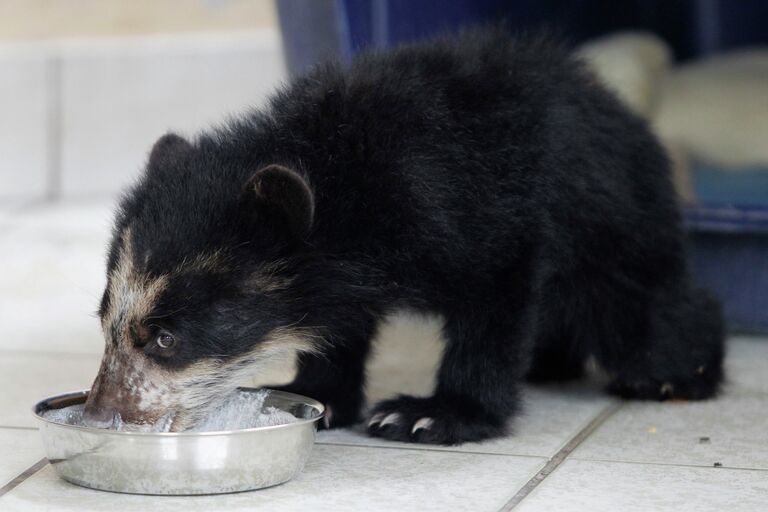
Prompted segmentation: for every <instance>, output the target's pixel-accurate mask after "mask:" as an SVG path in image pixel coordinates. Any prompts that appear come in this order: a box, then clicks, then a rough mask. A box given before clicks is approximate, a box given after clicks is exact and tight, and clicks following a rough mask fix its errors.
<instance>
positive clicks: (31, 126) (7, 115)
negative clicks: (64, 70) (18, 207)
mask: <svg viewBox="0 0 768 512" xmlns="http://www.w3.org/2000/svg"><path fill="white" fill-rule="evenodd" d="M49 62H50V60H49V57H48V55H47V54H46V52H45V51H43V50H33V49H26V50H25V49H19V48H18V47H17V46H13V47H12V49H10V50H9V49H8V48H5V47H2V48H0V112H2V114H0V155H2V157H1V158H0V197H4V198H7V197H41V196H43V195H44V194H45V191H46V183H47V172H48V171H47V166H48V116H49V112H48V109H49V104H48V103H49V101H48V91H49V84H48V80H49V78H50V76H49Z"/></svg>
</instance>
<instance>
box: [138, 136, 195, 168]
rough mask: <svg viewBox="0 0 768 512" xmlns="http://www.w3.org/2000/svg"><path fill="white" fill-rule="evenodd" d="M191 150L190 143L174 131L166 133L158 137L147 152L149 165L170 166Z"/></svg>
mask: <svg viewBox="0 0 768 512" xmlns="http://www.w3.org/2000/svg"><path fill="white" fill-rule="evenodd" d="M190 151H192V144H190V143H189V142H188V141H187V139H185V138H184V137H182V136H180V135H176V134H175V133H166V134H165V135H163V136H162V137H160V138H159V139H158V140H157V142H155V145H154V146H152V151H151V152H150V153H149V165H150V167H158V168H159V167H170V166H173V164H175V163H176V162H179V160H181V159H182V157H183V156H184V155H186V154H188V153H189V152H190Z"/></svg>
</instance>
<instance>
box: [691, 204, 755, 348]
mask: <svg viewBox="0 0 768 512" xmlns="http://www.w3.org/2000/svg"><path fill="white" fill-rule="evenodd" d="M686 223H687V226H688V230H689V239H690V244H691V250H690V251H689V254H690V261H691V267H692V270H693V274H694V277H695V279H696V281H697V282H698V283H699V284H701V285H702V286H705V287H707V288H709V289H710V290H712V292H713V293H714V294H715V295H716V296H717V297H718V298H719V299H720V300H721V301H722V303H723V308H724V310H725V317H726V319H727V321H728V328H729V330H730V331H731V332H746V333H768V208H761V207H732V206H717V205H711V206H701V207H696V208H689V209H688V210H687V211H686Z"/></svg>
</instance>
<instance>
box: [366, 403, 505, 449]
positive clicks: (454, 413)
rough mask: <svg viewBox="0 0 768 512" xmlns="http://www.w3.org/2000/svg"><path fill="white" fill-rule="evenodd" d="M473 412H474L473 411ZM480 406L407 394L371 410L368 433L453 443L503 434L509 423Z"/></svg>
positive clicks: (399, 438)
mask: <svg viewBox="0 0 768 512" xmlns="http://www.w3.org/2000/svg"><path fill="white" fill-rule="evenodd" d="M470 411H471V412H470ZM478 411H479V408H478V407H476V406H467V404H462V403H455V402H454V403H451V402H450V401H448V400H443V399H440V398H437V397H429V398H416V397H412V396H407V395H400V396H399V397H397V398H395V399H392V400H387V401H384V402H380V403H378V404H377V405H376V406H375V407H374V408H373V409H372V410H371V412H370V413H369V416H368V420H367V431H368V434H369V435H371V436H373V437H382V438H385V439H390V440H392V441H404V442H410V443H424V444H441V445H453V444H458V443H463V442H467V441H481V440H483V439H489V438H492V437H499V436H501V435H504V433H505V432H506V428H505V427H506V422H505V421H504V419H503V418H499V417H496V416H495V415H489V414H483V413H479V412H478Z"/></svg>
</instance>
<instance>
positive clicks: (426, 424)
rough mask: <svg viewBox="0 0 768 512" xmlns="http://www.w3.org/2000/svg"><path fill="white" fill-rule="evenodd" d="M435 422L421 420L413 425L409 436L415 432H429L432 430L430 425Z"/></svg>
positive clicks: (425, 419)
mask: <svg viewBox="0 0 768 512" xmlns="http://www.w3.org/2000/svg"><path fill="white" fill-rule="evenodd" d="M434 423H435V420H434V419H432V418H426V417H425V418H421V419H419V420H418V421H416V423H414V424H413V428H412V429H411V434H415V433H416V432H417V431H419V430H421V429H424V430H429V429H430V428H432V425H434Z"/></svg>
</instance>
